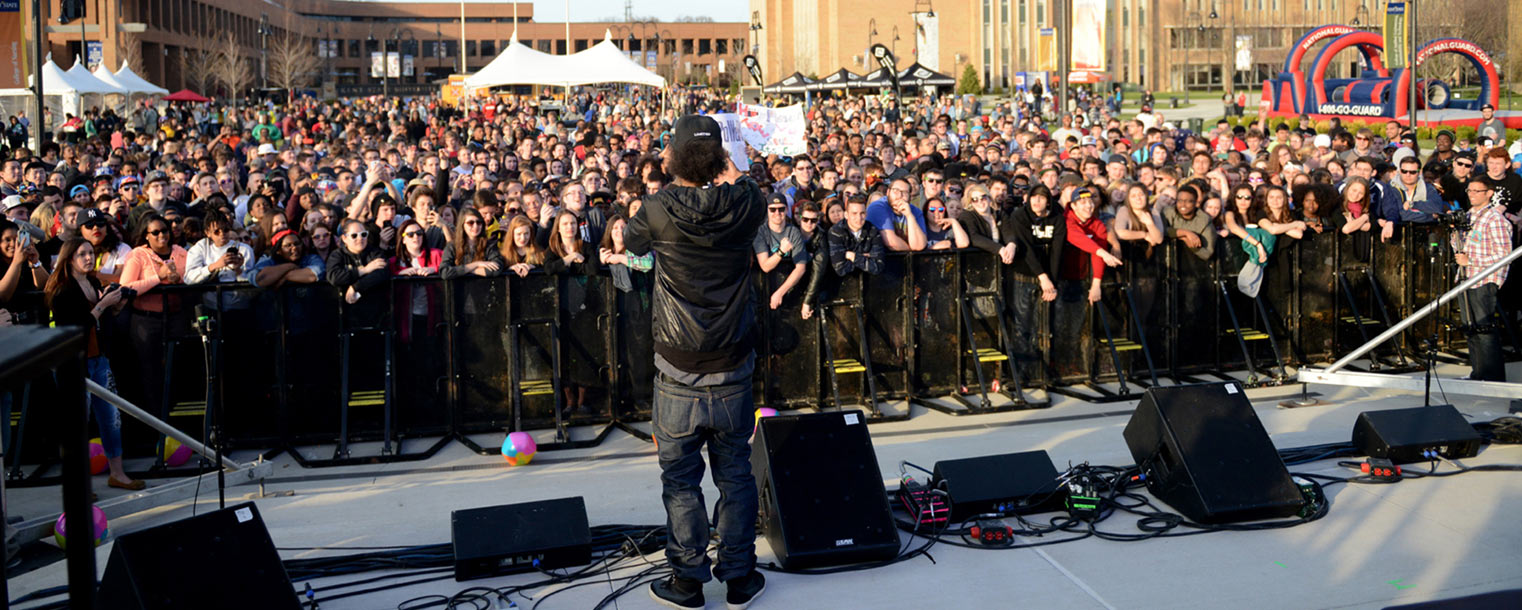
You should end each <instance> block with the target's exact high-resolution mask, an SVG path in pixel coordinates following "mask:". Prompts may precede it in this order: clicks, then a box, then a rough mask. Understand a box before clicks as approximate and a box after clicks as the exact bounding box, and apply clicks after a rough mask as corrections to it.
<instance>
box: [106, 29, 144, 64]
mask: <svg viewBox="0 0 1522 610" xmlns="http://www.w3.org/2000/svg"><path fill="white" fill-rule="evenodd" d="M117 61H118V62H121V63H125V64H127V65H129V66H132V71H134V72H142V71H143V69H144V67H143V43H141V42H138V40H137V34H126V33H124V34H122V40H121V53H120V54H118V56H117ZM106 69H108V70H111V71H112V72H115V71H116V70H119V69H121V64H120V63H119V64H117V65H115V66H107V67H106Z"/></svg>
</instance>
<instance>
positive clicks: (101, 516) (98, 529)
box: [53, 505, 110, 548]
mask: <svg viewBox="0 0 1522 610" xmlns="http://www.w3.org/2000/svg"><path fill="white" fill-rule="evenodd" d="M90 513H91V519H90V520H91V521H94V522H95V546H100V545H101V543H102V542H105V541H106V536H107V535H109V533H110V530H109V529H108V528H107V527H106V513H105V511H102V510H101V509H100V507H99V506H93V505H92V506H91V507H90ZM63 521H64V515H58V521H57V522H56V523H54V524H53V540H55V541H57V542H58V548H64V544H65V540H66V535H67V534H66V533H65V529H64V524H63Z"/></svg>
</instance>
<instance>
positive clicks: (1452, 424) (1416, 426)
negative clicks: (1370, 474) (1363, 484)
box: [1353, 405, 1482, 464]
mask: <svg viewBox="0 0 1522 610" xmlns="http://www.w3.org/2000/svg"><path fill="white" fill-rule="evenodd" d="M1481 442H1482V439H1481V438H1480V433H1479V432H1476V431H1475V429H1474V426H1472V425H1470V424H1469V420H1467V419H1464V416H1463V415H1461V414H1459V410H1458V409H1455V408H1453V405H1433V406H1430V407H1412V408H1409V409H1388V410H1384V411H1364V412H1363V413H1359V414H1358V421H1357V422H1355V423H1354V424H1353V447H1354V448H1356V449H1358V452H1359V453H1361V454H1363V455H1367V456H1369V457H1372V458H1385V459H1388V460H1390V461H1391V462H1395V463H1396V464H1410V463H1412V462H1425V461H1428V460H1431V459H1432V458H1431V457H1428V456H1424V455H1422V454H1423V453H1426V452H1437V454H1438V455H1440V456H1442V457H1445V458H1448V459H1450V460H1458V459H1463V458H1471V457H1474V456H1476V455H1479V453H1480V443H1481Z"/></svg>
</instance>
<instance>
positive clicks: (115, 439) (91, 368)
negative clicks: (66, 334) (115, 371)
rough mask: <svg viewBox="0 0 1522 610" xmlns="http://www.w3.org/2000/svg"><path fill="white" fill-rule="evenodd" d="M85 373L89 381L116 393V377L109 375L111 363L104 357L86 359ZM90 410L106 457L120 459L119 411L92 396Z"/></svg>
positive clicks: (120, 432)
mask: <svg viewBox="0 0 1522 610" xmlns="http://www.w3.org/2000/svg"><path fill="white" fill-rule="evenodd" d="M85 373H86V374H87V375H89V376H90V381H94V382H95V383H98V384H100V385H101V387H103V388H106V389H107V390H111V391H112V392H115V391H116V376H115V375H112V374H111V362H110V361H108V360H106V357H105V356H96V357H94V358H88V359H86V360H85ZM90 410H92V411H94V412H95V425H96V426H97V427H99V428H100V444H101V446H102V447H104V448H105V450H106V457H108V458H114V457H121V456H122V414H121V411H117V410H116V405H113V404H111V403H109V402H106V400H105V399H104V398H101V397H99V396H96V395H94V394H91V395H90Z"/></svg>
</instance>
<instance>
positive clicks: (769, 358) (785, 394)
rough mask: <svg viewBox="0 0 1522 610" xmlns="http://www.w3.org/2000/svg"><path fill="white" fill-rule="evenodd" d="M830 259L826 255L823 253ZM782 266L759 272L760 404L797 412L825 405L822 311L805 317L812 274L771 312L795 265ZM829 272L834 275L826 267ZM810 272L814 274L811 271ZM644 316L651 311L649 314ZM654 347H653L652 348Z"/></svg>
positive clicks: (624, 316)
mask: <svg viewBox="0 0 1522 610" xmlns="http://www.w3.org/2000/svg"><path fill="white" fill-rule="evenodd" d="M822 255H823V256H828V253H822ZM781 267H782V266H781V265H779V266H778V268H777V269H774V270H772V271H771V272H770V273H758V274H757V283H756V285H757V288H758V290H757V294H756V297H757V298H756V313H757V318H758V321H759V323H760V326H761V344H760V345H759V346H758V349H757V350H756V357H757V366H756V377H757V379H756V381H757V382H758V383H760V391H759V392H758V393H757V394H756V396H757V397H758V398H757V400H756V403H757V404H761V405H765V406H768V407H772V408H783V409H796V408H803V407H814V406H817V405H819V404H820V403H821V402H822V399H821V392H820V390H821V389H822V388H823V385H824V384H825V383H826V382H825V381H824V369H823V368H822V367H821V366H820V362H821V361H822V360H823V358H824V356H823V355H822V354H823V351H822V350H823V348H822V343H821V340H820V339H821V337H822V336H823V335H822V334H821V333H820V332H819V328H820V327H819V325H820V320H822V319H823V316H824V315H825V313H824V311H823V309H822V308H821V309H820V310H819V311H817V312H815V313H814V316H815V318H814V319H810V320H804V319H803V307H802V305H803V292H804V290H805V289H806V287H807V285H808V281H809V278H808V275H807V274H805V275H804V277H803V280H802V281H800V282H799V283H798V285H796V286H794V287H793V289H792V290H791V291H789V292H788V295H787V298H785V299H783V301H782V306H781V307H779V308H777V309H775V310H774V309H772V308H771V303H770V295H771V293H772V292H773V291H775V290H776V289H777V288H778V287H780V286H781V285H782V282H784V281H786V279H787V274H788V273H789V272H790V271H791V267H789V268H788V269H786V270H784V269H782V268H781ZM825 272H826V273H831V274H833V273H834V271H833V270H831V269H828V268H825ZM809 273H812V271H810V272H809ZM628 313H629V312H628V311H627V310H625V311H621V312H620V317H621V321H622V322H621V323H622V324H628V323H629V317H630V316H629V315H628ZM644 315H645V316H646V317H648V316H649V312H645V313H644ZM652 348H653V345H652Z"/></svg>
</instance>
